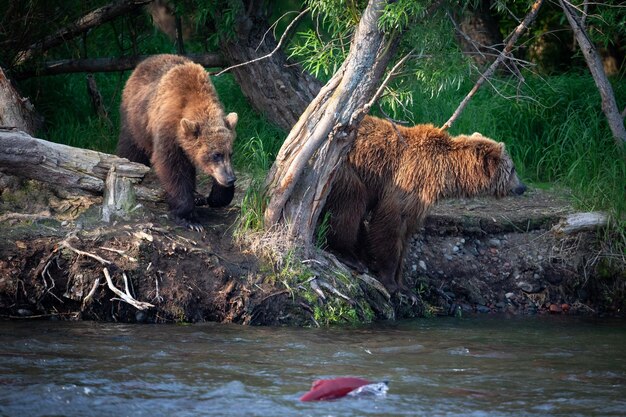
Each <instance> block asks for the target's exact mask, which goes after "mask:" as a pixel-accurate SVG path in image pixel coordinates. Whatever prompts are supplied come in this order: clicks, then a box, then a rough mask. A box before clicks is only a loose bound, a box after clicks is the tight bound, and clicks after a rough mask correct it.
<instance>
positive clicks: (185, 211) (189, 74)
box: [117, 55, 238, 229]
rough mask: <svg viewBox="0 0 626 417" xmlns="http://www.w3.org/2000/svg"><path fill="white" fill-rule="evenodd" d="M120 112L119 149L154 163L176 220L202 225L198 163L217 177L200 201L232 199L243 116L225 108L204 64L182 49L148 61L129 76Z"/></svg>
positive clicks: (217, 204) (215, 202)
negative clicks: (197, 210) (198, 209)
mask: <svg viewBox="0 0 626 417" xmlns="http://www.w3.org/2000/svg"><path fill="white" fill-rule="evenodd" d="M120 115H121V128H120V138H119V143H118V145H117V154H118V155H119V156H122V157H125V158H128V159H129V160H131V161H135V162H140V163H143V164H146V165H152V166H153V167H154V170H155V172H156V174H157V176H158V178H159V181H160V182H161V185H162V186H163V188H164V189H165V193H166V195H167V201H168V203H169V206H170V211H171V214H172V215H173V217H174V220H175V221H176V222H178V223H179V224H182V225H184V226H187V227H190V228H192V229H199V228H200V226H199V225H198V224H197V222H196V219H195V214H194V207H195V203H194V191H195V188H196V167H198V168H199V169H201V170H202V171H203V172H205V173H206V174H208V175H211V176H212V177H213V179H214V182H213V188H212V190H211V194H210V195H209V197H208V198H207V199H199V201H204V202H207V203H208V204H209V205H211V206H214V207H221V206H225V205H227V204H229V203H230V202H231V200H232V198H233V193H234V183H235V179H236V178H235V174H234V172H233V169H232V166H231V155H232V145H233V140H234V139H235V126H236V124H237V120H238V118H237V114H236V113H229V114H228V115H225V114H224V109H223V107H222V104H221V103H220V101H219V99H218V97H217V92H216V91H215V88H214V87H213V84H212V83H211V81H210V79H209V77H208V74H207V73H206V71H205V70H204V68H202V67H201V66H200V65H197V64H194V63H193V62H191V61H190V60H189V59H187V58H184V57H181V56H176V55H156V56H153V57H150V58H148V59H146V60H144V61H142V62H141V63H140V64H139V65H138V66H137V68H136V69H135V70H134V71H133V73H132V74H131V76H130V78H129V79H128V81H127V82H126V86H125V88H124V92H123V94H122V104H121V108H120Z"/></svg>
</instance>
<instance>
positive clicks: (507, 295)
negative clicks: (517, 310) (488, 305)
mask: <svg viewBox="0 0 626 417" xmlns="http://www.w3.org/2000/svg"><path fill="white" fill-rule="evenodd" d="M504 296H505V297H506V299H507V300H510V299H515V298H517V296H516V295H515V293H514V292H507V293H506V294H504Z"/></svg>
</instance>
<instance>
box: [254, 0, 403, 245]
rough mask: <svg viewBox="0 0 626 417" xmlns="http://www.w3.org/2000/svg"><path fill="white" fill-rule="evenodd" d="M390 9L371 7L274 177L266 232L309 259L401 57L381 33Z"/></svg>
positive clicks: (379, 3)
mask: <svg viewBox="0 0 626 417" xmlns="http://www.w3.org/2000/svg"><path fill="white" fill-rule="evenodd" d="M385 4H386V1H385V0H370V1H369V3H368V5H367V8H366V9H365V11H364V12H363V16H362V17H361V21H360V22H359V25H358V27H357V29H356V32H355V34H354V37H353V39H352V44H351V46H350V53H349V55H348V57H347V58H346V60H345V62H344V63H343V65H342V66H341V68H340V69H339V70H338V71H337V73H336V74H335V75H334V76H333V77H332V78H331V79H330V81H329V82H328V83H327V84H326V85H325V86H324V87H323V88H322V90H321V91H320V93H319V95H318V96H317V97H316V99H315V100H314V101H313V102H312V103H311V104H310V105H309V106H308V107H307V109H306V110H305V112H304V113H303V114H302V116H301V117H300V119H299V121H298V123H297V124H296V125H295V126H294V127H293V129H292V130H291V132H290V134H289V136H288V137H287V139H286V140H285V143H284V144H283V146H282V148H281V150H280V152H279V154H278V156H277V158H276V161H275V163H274V165H273V167H272V169H271V171H270V173H269V175H268V179H267V186H266V192H267V194H268V196H269V203H268V206H267V208H266V211H265V228H266V230H268V231H269V232H271V231H272V230H273V229H274V230H278V229H280V230H286V232H287V239H289V240H290V241H291V242H292V243H294V244H295V245H297V246H299V247H301V248H303V249H304V253H305V255H306V253H307V252H308V249H309V248H310V247H311V243H312V239H313V234H314V230H315V226H316V223H317V219H318V217H319V214H320V212H321V210H322V208H323V206H324V203H325V201H326V197H327V195H328V192H329V191H330V186H331V184H332V174H333V172H334V170H335V168H336V167H337V165H338V164H339V163H341V161H342V158H343V157H344V155H345V154H346V153H347V151H348V148H349V145H350V144H351V143H352V141H353V140H354V136H355V134H356V128H357V126H358V124H359V123H360V121H361V120H362V118H363V117H364V116H365V115H366V114H367V112H368V110H369V107H370V106H371V102H368V101H369V100H370V99H371V98H372V96H374V93H375V91H376V88H377V86H378V83H379V81H380V79H381V77H382V75H383V74H384V71H385V69H386V67H387V63H388V62H389V59H390V57H391V56H393V53H394V52H395V46H396V41H395V39H387V38H386V37H385V36H384V34H383V33H382V32H381V31H380V30H379V28H378V20H379V18H380V16H381V13H382V10H383V9H384V7H385ZM378 92H380V90H379V91H378Z"/></svg>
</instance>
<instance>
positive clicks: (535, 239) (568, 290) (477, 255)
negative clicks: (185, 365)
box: [0, 177, 624, 325]
mask: <svg viewBox="0 0 626 417" xmlns="http://www.w3.org/2000/svg"><path fill="white" fill-rule="evenodd" d="M3 181H4V182H3V186H2V187H1V188H0V190H3V191H2V201H1V202H0V236H1V238H0V315H2V316H4V317H13V318H22V319H24V318H36V317H52V318H62V319H88V320H103V321H124V322H135V321H138V322H183V321H184V322H197V321H218V322H235V323H242V324H263V325H316V324H320V321H321V320H320V318H322V319H323V320H328V321H329V322H332V321H333V320H335V319H336V321H350V320H353V321H363V320H371V319H385V318H402V317H412V316H419V315H423V314H457V315H458V314H467V313H475V312H478V313H489V312H498V311H500V312H507V313H510V314H535V313H543V312H552V313H559V314H564V313H569V314H572V313H585V314H620V312H621V308H622V306H621V303H620V302H617V301H615V300H607V299H606V297H605V296H604V295H603V294H605V292H606V290H607V289H611V290H613V291H615V289H616V286H617V285H622V286H623V282H624V277H621V278H620V277H617V276H615V274H614V273H612V274H613V275H611V276H610V277H609V278H606V279H605V278H602V279H599V278H598V273H597V271H598V265H601V264H602V262H601V261H602V259H603V258H602V250H603V248H602V241H601V240H599V239H597V238H596V237H595V235H593V234H578V235H576V236H573V237H567V238H562V237H557V236H555V235H554V234H553V233H551V232H550V228H551V227H552V225H553V224H555V223H556V222H557V221H558V220H559V218H560V217H562V216H563V215H565V214H567V213H570V212H572V211H573V210H572V208H571V207H570V205H569V204H568V202H567V199H566V198H565V197H564V193H562V192H546V191H540V190H534V191H531V192H529V193H528V194H527V195H525V196H522V197H518V198H506V199H502V200H471V201H452V202H447V203H445V204H441V205H439V206H438V207H437V208H436V209H435V210H434V211H433V213H432V215H431V216H430V217H429V218H428V220H427V222H426V224H425V226H424V228H423V230H422V232H421V233H420V234H419V235H416V237H415V238H414V240H413V243H412V250H411V253H410V254H409V256H408V258H407V260H406V262H405V270H406V276H407V282H408V283H410V284H411V285H413V287H414V288H415V289H416V293H417V294H418V295H419V297H420V302H418V303H411V302H410V301H408V300H407V299H406V298H402V297H392V298H391V299H387V298H386V295H385V294H384V293H383V292H381V291H377V290H376V287H375V286H372V285H371V283H370V284H367V282H368V281H367V280H366V279H365V278H364V277H358V276H357V275H356V274H354V273H352V274H351V273H350V272H348V273H347V274H345V273H344V274H340V275H342V276H343V280H344V282H343V283H341V282H340V280H335V279H333V278H332V277H318V276H317V275H314V274H309V275H310V276H303V277H301V279H300V278H298V279H295V280H290V279H289V278H285V277H284V276H280V274H279V272H278V271H276V270H274V269H273V267H272V266H270V265H269V264H268V263H267V262H260V261H259V259H258V258H257V257H256V256H254V255H253V254H251V253H249V251H247V250H246V249H245V248H244V247H242V246H241V245H238V244H235V243H234V242H233V238H232V232H233V230H234V227H235V223H236V220H237V216H238V214H239V205H238V204H237V201H241V198H242V191H241V190H243V189H245V186H243V187H241V190H239V192H238V193H237V195H236V197H235V204H234V205H233V206H231V207H229V208H226V209H211V208H204V207H203V208H200V209H199V213H200V216H201V222H202V224H203V225H204V231H203V232H201V233H198V232H194V231H190V230H186V229H183V228H180V227H177V226H175V225H174V224H173V223H172V222H170V221H169V220H168V219H167V216H166V213H167V208H166V207H165V206H164V205H145V206H144V207H142V208H140V209H138V210H136V212H135V213H134V215H133V217H132V219H129V220H119V219H118V220H116V221H115V222H113V223H111V224H106V223H102V222H101V221H100V209H99V204H100V203H101V199H100V198H98V197H93V196H85V195H83V196H79V195H76V194H67V193H65V192H63V191H60V190H53V189H51V188H49V187H45V186H42V185H41V184H38V183H32V182H26V183H20V184H16V183H14V182H13V183H11V181H9V182H7V180H6V177H5V178H4V180H3ZM618 267H619V265H618ZM105 268H106V270H107V272H108V273H109V276H110V277H111V284H112V285H113V286H114V287H115V288H117V289H118V290H119V291H121V292H122V293H125V294H128V295H129V296H131V297H132V298H133V299H134V300H136V301H138V302H143V303H149V304H151V305H152V306H150V307H148V308H145V309H143V310H140V309H137V308H136V307H133V306H131V305H130V304H129V303H127V302H124V301H121V300H120V296H119V294H115V293H114V292H113V290H112V288H111V285H110V284H108V283H107V280H106V277H105V273H104V269H105ZM617 269H618V270H619V268H617ZM612 270H613V269H612ZM623 270H624V266H623V265H621V271H622V273H623ZM125 278H126V279H125ZM618 289H619V288H618ZM325 308H326V310H324V309H325ZM329 312H330V313H329ZM331 313H332V314H331ZM332 315H334V316H332ZM331 316H332V317H331Z"/></svg>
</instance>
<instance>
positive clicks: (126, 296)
mask: <svg viewBox="0 0 626 417" xmlns="http://www.w3.org/2000/svg"><path fill="white" fill-rule="evenodd" d="M102 272H104V277H105V278H106V280H107V285H108V287H109V289H110V290H111V291H113V292H114V293H115V294H116V295H117V296H118V297H119V300H120V301H124V302H125V303H128V304H130V305H131V306H133V307H135V308H136V309H138V310H146V309H148V308H151V307H154V305H153V304H150V303H147V302H145V301H137V300H135V299H134V298H133V296H132V295H130V292H129V291H128V278H127V277H126V274H124V273H122V276H123V277H124V285H125V287H126V293H124V292H122V291H120V290H119V289H118V288H117V287H116V286H115V285H114V284H113V280H111V275H109V270H108V269H107V268H103V269H102Z"/></svg>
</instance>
